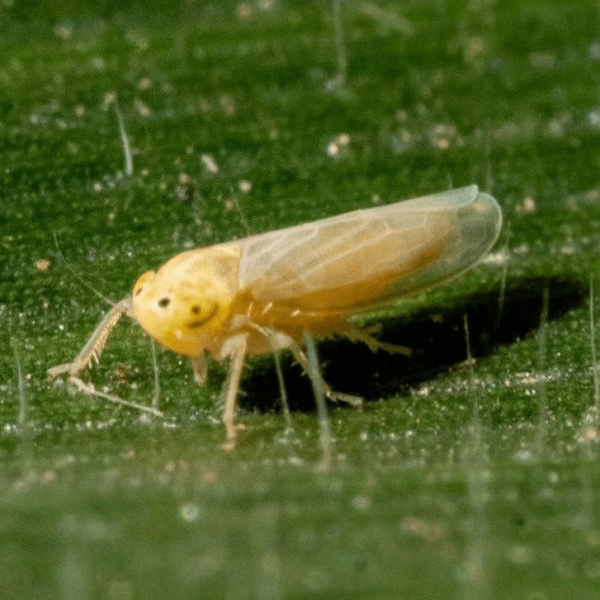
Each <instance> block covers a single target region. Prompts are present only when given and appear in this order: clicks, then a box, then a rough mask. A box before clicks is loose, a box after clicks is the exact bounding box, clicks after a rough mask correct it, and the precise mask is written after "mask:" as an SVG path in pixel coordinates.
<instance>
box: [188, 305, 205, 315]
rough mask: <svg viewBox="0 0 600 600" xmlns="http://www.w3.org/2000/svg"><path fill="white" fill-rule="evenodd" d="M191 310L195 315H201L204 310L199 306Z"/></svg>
mask: <svg viewBox="0 0 600 600" xmlns="http://www.w3.org/2000/svg"><path fill="white" fill-rule="evenodd" d="M190 310H191V311H192V314H193V315H199V314H200V311H201V310H202V309H201V308H200V307H199V306H198V305H197V304H195V305H194V306H192V308H191V309H190Z"/></svg>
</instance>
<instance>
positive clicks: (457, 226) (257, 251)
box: [236, 185, 502, 312]
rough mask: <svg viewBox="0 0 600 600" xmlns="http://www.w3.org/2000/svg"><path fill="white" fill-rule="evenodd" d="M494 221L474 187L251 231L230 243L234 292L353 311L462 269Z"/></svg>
mask: <svg viewBox="0 0 600 600" xmlns="http://www.w3.org/2000/svg"><path fill="white" fill-rule="evenodd" d="M501 224H502V214H501V211H500V208H499V206H498V204H497V203H496V201H495V200H494V199H493V198H492V197H491V196H488V195H487V194H484V193H482V192H479V191H478V188H477V186H475V185H473V186H469V187H465V188H460V189H456V190H451V191H448V192H443V193H440V194H435V195H431V196H425V197H422V198H417V199H415V200H408V201H404V202H398V203H396V204H391V205H388V206H384V207H377V208H371V209H366V210H357V211H354V212H350V213H345V214H342V215H339V216H336V217H331V218H328V219H323V220H321V221H315V222H312V223H306V224H303V225H299V226H297V227H291V228H288V229H282V230H278V231H272V232H268V233H264V234H261V235H257V236H252V237H249V238H246V239H244V240H241V241H239V240H238V241H237V242H236V243H237V244H240V245H241V247H242V258H241V261H240V271H239V282H240V291H243V292H246V293H248V294H250V296H251V297H252V298H253V299H255V300H257V301H259V302H266V303H273V304H277V303H283V304H285V305H289V306H294V307H297V308H298V309H300V310H306V311H309V312H322V311H325V312H331V311H351V310H360V308H361V307H367V306H372V305H373V304H378V303H382V302H385V301H387V300H390V299H392V298H396V297H399V296H402V295H405V294H410V293H413V292H415V291H418V290H421V289H424V288H429V287H431V286H433V285H435V284H437V283H440V282H442V281H444V280H446V279H449V278H450V277H453V276H455V275H457V274H458V273H461V272H462V271H464V270H465V269H468V268H469V267H470V266H472V265H473V264H474V263H476V262H477V261H478V260H479V259H480V258H481V257H482V256H483V255H484V254H485V253H486V252H487V251H488V250H489V249H490V248H491V246H492V245H493V244H494V242H495V241H496V238H497V237H498V234H499V232H500V228H501Z"/></svg>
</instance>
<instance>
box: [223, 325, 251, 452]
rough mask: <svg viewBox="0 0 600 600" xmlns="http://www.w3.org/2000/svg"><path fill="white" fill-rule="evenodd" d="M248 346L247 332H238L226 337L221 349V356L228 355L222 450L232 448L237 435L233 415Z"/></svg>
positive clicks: (234, 414) (235, 411)
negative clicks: (229, 361)
mask: <svg viewBox="0 0 600 600" xmlns="http://www.w3.org/2000/svg"><path fill="white" fill-rule="evenodd" d="M247 347H248V336H247V334H240V335H236V336H233V337H230V338H228V339H227V340H226V341H225V343H224V344H223V347H222V349H221V353H220V354H221V358H226V357H229V358H230V360H231V363H230V365H229V375H228V377H227V383H226V384H225V387H226V391H225V409H224V411H223V425H225V431H226V432H227V440H226V441H225V444H223V449H224V450H228V451H229V450H233V449H234V448H235V439H236V435H237V431H236V427H235V416H236V413H237V397H238V392H239V388H240V379H241V377H242V369H243V367H244V358H245V356H246V349H247Z"/></svg>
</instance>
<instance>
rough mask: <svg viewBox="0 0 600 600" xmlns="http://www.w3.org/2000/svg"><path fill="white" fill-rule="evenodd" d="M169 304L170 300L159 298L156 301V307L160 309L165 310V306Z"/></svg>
mask: <svg viewBox="0 0 600 600" xmlns="http://www.w3.org/2000/svg"><path fill="white" fill-rule="evenodd" d="M170 302H171V299H170V298H161V299H160V300H159V301H158V306H160V307H161V308H166V307H167V306H169V304H170Z"/></svg>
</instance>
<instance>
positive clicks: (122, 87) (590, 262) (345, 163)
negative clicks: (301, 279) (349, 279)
mask: <svg viewBox="0 0 600 600" xmlns="http://www.w3.org/2000/svg"><path fill="white" fill-rule="evenodd" d="M337 9H339V11H338V10H337ZM599 32H600V15H599V13H598V4H597V2H595V1H592V0H582V1H578V2H560V1H558V0H545V1H543V2H542V1H541V0H524V1H522V2H515V1H510V0H504V1H502V2H499V1H494V0H470V1H466V0H464V1H463V0H461V1H459V2H455V3H450V2H446V1H444V0H420V1H418V2H416V1H406V2H402V3H400V2H390V1H384V0H377V1H376V2H362V1H359V0H346V1H344V2H339V4H338V3H337V2H335V1H334V2H333V3H328V2H318V1H314V2H301V1H296V2H283V1H281V0H279V1H278V0H260V1H259V0H256V1H251V2H245V3H234V2H228V1H221V2H212V3H209V2H201V1H199V0H184V1H179V2H178V1H171V2H164V1H161V0H145V1H141V0H140V1H137V2H133V3H129V2H95V3H83V2H76V1H75V0H71V1H68V0H64V1H62V2H60V1H53V2H35V1H27V2H24V1H20V0H10V1H9V0H4V2H1V1H0V156H1V157H2V161H1V166H0V190H2V199H1V201H0V427H1V429H0V457H1V459H2V460H1V463H0V506H1V510H0V590H2V598H3V599H5V598H6V599H8V598H15V599H16V598H19V599H23V598H27V599H28V600H34V599H37V598H39V599H42V598H43V599H48V598H60V599H65V600H68V599H87V598H90V599H91V598H108V599H113V600H127V599H138V598H144V599H148V598H177V599H178V600H179V599H187V598H190V599H195V598H235V599H236V600H237V599H246V598H247V599H255V598H256V599H258V598H260V599H267V600H279V599H283V598H286V599H287V598H290V599H301V598H323V599H325V598H327V599H329V598H336V599H346V598H348V599H350V598H352V599H354V598H356V599H361V600H362V599H367V598H374V599H375V598H377V599H379V598H381V599H388V598H389V599H397V598H423V599H425V598H426V599H428V600H429V599H436V598H440V599H444V600H445V599H449V598H471V599H477V600H478V599H496V598H498V599H514V598H520V599H521V598H522V599H525V600H545V599H548V600H550V599H552V600H554V599H563V598H564V599H567V598H568V599H571V598H577V599H578V600H580V599H588V598H589V599H593V598H597V597H598V589H599V588H598V586H599V585H600V584H599V579H600V524H599V518H600V497H599V494H598V487H599V485H600V469H599V467H598V461H597V458H598V456H599V454H600V447H599V445H598V444H599V441H600V423H599V421H598V419H599V418H600V392H599V391H598V383H597V374H596V372H595V370H596V367H597V365H596V364H595V360H596V352H595V349H594V342H595V338H596V337H597V334H596V333H595V329H594V323H595V320H594V319H595V317H594V309H596V311H598V307H597V306H595V304H597V302H595V301H594V294H593V281H594V278H595V277H596V274H597V272H598V270H599V267H600V259H599V256H600V252H599V250H600V183H599V178H598V173H599V172H600V152H599V151H598V148H600V105H599V96H598V89H599V87H598V86H599V63H600V33H599ZM115 100H118V107H119V110H120V112H121V115H122V117H123V121H124V124H125V128H126V132H127V136H128V139H129V141H130V144H131V147H132V154H133V164H134V172H133V175H131V176H128V175H126V174H125V167H124V165H125V161H124V155H123V145H122V141H121V137H120V133H119V124H118V118H117V112H116V110H115ZM183 175H185V176H187V181H188V182H189V183H182V179H181V178H182V176H183ZM470 183H477V184H479V185H480V187H481V188H482V189H484V190H486V191H488V192H489V193H491V194H492V195H494V196H495V197H496V198H497V199H498V201H499V203H500V205H501V206H502V209H503V212H504V217H505V226H504V229H503V233H502V234H501V237H500V240H499V241H498V243H497V245H496V247H495V248H494V250H493V251H492V253H491V254H490V256H489V257H488V258H487V259H486V260H484V261H483V262H482V263H481V264H480V265H478V266H477V267H476V268H475V269H473V270H472V271H470V272H469V273H468V274H466V275H465V276H462V277H461V278H459V279H456V280H453V281H452V282H451V283H450V284H449V285H447V286H444V287H441V288H438V289H435V290H433V291H431V292H430V293H428V294H427V295H422V296H419V297H417V298H410V299H407V300H406V301H403V302H400V303H398V304H397V305H394V306H390V307H386V308H385V309H383V310H380V311H377V312H376V313H373V314H371V315H368V316H367V317H363V318H361V322H364V323H365V324H366V325H369V326H370V325H377V326H379V327H380V328H381V331H380V333H379V334H378V335H380V337H381V338H382V339H384V340H385V341H387V342H391V343H396V344H402V345H405V346H408V347H410V348H412V349H413V350H414V353H413V355H412V357H411V358H406V357H404V356H401V355H387V354H385V353H383V352H379V353H377V354H373V353H371V352H370V351H369V349H368V348H367V347H366V346H364V347H363V346H362V345H360V344H356V343H351V342H349V341H345V340H339V339H332V340H323V341H321V342H320V343H319V346H318V351H319V356H320V363H321V368H322V370H323V373H324V376H325V379H326V380H327V381H328V382H329V383H330V384H331V385H332V387H333V388H334V389H336V390H339V391H340V392H346V393H349V394H355V395H360V396H363V397H364V398H365V399H366V400H367V402H366V407H365V410H364V411H362V412H356V411H353V410H351V409H349V408H348V407H345V406H330V413H329V416H330V419H331V428H332V432H333V436H334V446H333V460H332V464H331V466H330V469H329V470H328V471H327V472H322V470H319V465H321V464H322V463H321V459H322V453H321V445H320V443H321V441H320V433H319V423H318V419H317V417H316V411H315V409H314V400H313V396H312V391H311V388H310V385H309V383H308V381H307V378H306V377H305V376H304V375H303V374H302V372H301V371H300V369H299V368H298V366H297V365H295V364H294V362H293V361H292V359H291V357H289V356H283V357H282V359H283V374H284V379H285V382H286V388H287V391H288V393H289V396H290V402H291V405H292V408H293V412H292V424H293V429H292V430H291V431H289V430H286V424H285V420H284V418H283V416H282V414H281V405H280V391H279V386H278V383H277V376H276V371H275V367H274V364H273V360H272V358H271V357H263V358H257V359H251V360H249V361H248V365H247V368H246V371H245V376H244V379H243V382H242V388H243V394H242V397H241V404H242V411H241V414H240V421H241V422H242V423H243V424H244V426H245V431H243V432H242V433H241V434H240V435H241V443H240V445H239V447H238V448H237V449H236V450H235V451H234V452H232V453H230V454H227V453H225V452H223V450H221V448H220V444H221V443H222V441H223V439H224V431H223V427H222V425H221V423H220V412H219V406H218V398H219V393H220V389H221V387H222V385H223V383H224V381H225V377H226V365H218V364H212V365H211V374H210V377H209V380H208V383H207V385H206V386H204V387H199V386H198V385H196V384H195V383H194V380H193V376H192V371H191V368H190V367H189V364H188V362H187V360H184V359H182V358H181V357H178V356H175V355H173V354H171V353H169V352H168V351H162V350H161V351H159V354H158V363H159V369H160V382H161V398H160V402H161V409H162V410H163V411H164V414H165V418H164V419H149V418H142V417H141V416H140V414H139V413H137V412H136V411H133V410H131V409H128V408H123V407H119V406H116V405H112V404H109V403H107V402H105V401H104V400H101V399H98V398H90V397H86V396H83V395H81V394H75V393H72V391H71V390H70V387H69V386H68V385H67V384H65V383H64V382H60V381H59V382H55V383H49V382H47V381H46V370H47V369H48V368H49V367H52V366H55V365H57V364H60V363H63V362H66V361H68V360H71V359H72V358H73V357H74V356H75V355H76V354H77V352H78V351H79V350H80V349H81V347H82V346H83V345H84V343H85V341H86V340H87V337H88V336H89V334H90V333H91V331H92V330H93V328H94V327H95V325H96V324H97V322H98V321H99V320H100V319H101V317H102V315H103V314H105V313H106V311H107V310H108V308H109V306H110V305H109V302H107V301H105V300H102V299H101V296H104V298H105V299H110V301H117V300H119V299H120V298H122V297H123V296H124V295H125V294H127V293H129V292H130V290H131V288H132V286H133V283H134V282H135V280H136V278H137V277H138V276H139V275H140V274H141V273H143V272H144V271H146V270H148V269H155V268H157V267H158V266H160V265H161V264H162V263H163V262H165V261H166V260H167V259H169V258H171V257H172V256H174V255H175V254H177V253H179V252H181V251H183V250H186V249H189V248H194V247H199V246H205V245H207V246H208V245H212V244H215V243H219V242H222V241H226V240H231V239H235V238H240V237H244V236H245V235H246V234H247V229H249V230H250V231H252V232H261V231H268V230H271V229H277V228H281V227H287V226H290V225H293V224H298V223H303V222H307V221H312V220H315V219H318V218H322V217H325V216H329V215H334V214H338V213H342V212H345V211H349V210H353V209H356V208H360V207H370V206H376V205H383V204H387V203H390V202H393V201H398V200H401V199H404V198H412V197H417V196H420V195H423V194H427V193H431V192H436V191H442V190H445V189H448V188H449V187H459V186H462V185H468V184H470ZM238 207H239V210H238ZM596 287H597V286H596ZM590 309H591V310H590ZM465 325H467V327H466V326H465ZM469 357H472V360H468V359H469ZM85 378H86V380H89V381H93V382H94V383H95V385H96V386H97V387H98V389H102V390H104V391H106V392H108V393H111V394H115V395H118V396H119V397H122V398H126V399H127V400H131V401H135V402H138V403H143V404H149V403H150V401H151V399H152V396H153V393H154V371H153V363H152V351H151V347H150V342H149V339H148V337H147V336H146V335H145V334H144V333H143V332H142V331H141V330H140V329H139V327H137V326H136V325H135V324H134V323H130V322H125V323H123V324H122V325H120V326H119V328H118V329H117V330H116V332H115V334H114V335H113V336H112V337H111V339H110V342H109V345H108V347H107V349H106V351H105V353H104V354H103V356H102V361H101V363H100V364H99V365H98V366H94V367H93V368H92V369H90V370H88V371H87V372H86V373H85Z"/></svg>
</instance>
